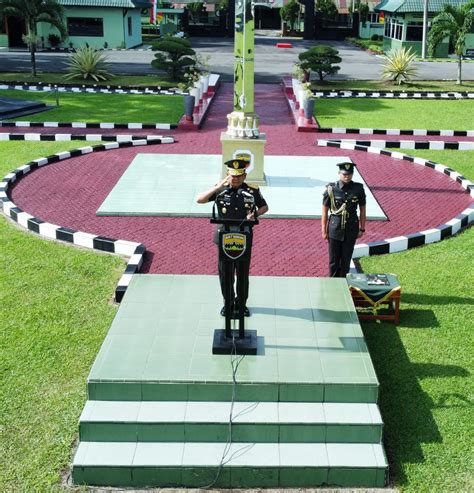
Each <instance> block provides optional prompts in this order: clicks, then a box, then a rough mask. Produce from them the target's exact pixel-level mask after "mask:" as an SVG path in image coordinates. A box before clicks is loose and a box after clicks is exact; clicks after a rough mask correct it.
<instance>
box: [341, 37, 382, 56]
mask: <svg viewBox="0 0 474 493" xmlns="http://www.w3.org/2000/svg"><path fill="white" fill-rule="evenodd" d="M346 41H347V42H348V43H350V44H353V45H355V46H358V47H359V48H362V49H363V50H369V51H371V52H373V53H383V52H384V51H383V40H372V39H362V38H346Z"/></svg>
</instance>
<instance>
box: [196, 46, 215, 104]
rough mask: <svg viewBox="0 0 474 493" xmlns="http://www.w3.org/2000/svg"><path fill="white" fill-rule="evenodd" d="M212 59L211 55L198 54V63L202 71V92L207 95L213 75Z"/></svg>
mask: <svg viewBox="0 0 474 493" xmlns="http://www.w3.org/2000/svg"><path fill="white" fill-rule="evenodd" d="M210 60H211V55H196V65H197V66H198V67H199V70H200V72H201V82H202V92H203V94H204V95H206V96H207V93H208V90H209V79H210V77H211V72H210V68H211V66H210V63H209V62H210Z"/></svg>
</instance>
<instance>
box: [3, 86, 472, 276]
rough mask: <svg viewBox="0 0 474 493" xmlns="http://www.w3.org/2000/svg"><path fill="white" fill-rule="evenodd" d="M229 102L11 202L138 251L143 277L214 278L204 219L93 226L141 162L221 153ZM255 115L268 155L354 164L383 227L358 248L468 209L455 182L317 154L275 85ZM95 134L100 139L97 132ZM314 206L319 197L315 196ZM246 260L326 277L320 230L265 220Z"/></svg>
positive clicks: (66, 170)
mask: <svg viewBox="0 0 474 493" xmlns="http://www.w3.org/2000/svg"><path fill="white" fill-rule="evenodd" d="M231 98H232V86H231V85H229V84H224V85H223V87H221V90H220V92H219V94H218V95H217V97H216V100H215V101H214V103H213V107H212V108H211V112H210V114H209V116H208V118H207V120H206V124H205V127H204V129H203V130H201V131H199V132H180V131H177V130H176V131H171V132H168V131H166V132H163V131H161V132H160V131H157V132H156V133H162V134H166V135H174V136H175V138H176V140H177V143H175V144H170V145H157V146H147V147H135V148H125V149H118V150H112V151H107V152H103V153H96V154H87V155H84V156H81V157H78V158H73V159H68V160H65V161H62V162H59V163H55V164H53V165H50V166H46V167H44V168H41V169H39V170H37V171H35V172H33V173H31V174H29V175H27V176H26V177H24V178H23V179H22V180H20V181H19V182H18V184H17V185H16V186H15V187H14V188H13V190H12V200H13V202H14V203H15V204H16V205H17V206H18V207H20V208H21V209H23V210H25V211H27V212H29V213H30V214H33V215H34V216H37V217H40V218H41V219H43V220H45V221H48V222H50V223H53V224H57V225H61V226H66V227H70V228H73V229H76V230H81V231H86V232H90V233H94V234H99V235H102V236H108V237H112V238H120V239H126V240H131V241H137V242H141V243H144V244H145V246H146V248H147V254H146V258H145V265H144V268H143V270H142V271H143V272H149V273H176V274H214V273H216V272H217V266H216V252H215V246H214V244H213V243H212V231H213V226H212V225H211V224H209V221H208V220H206V219H202V218H169V217H97V216H96V215H95V212H96V210H97V209H98V207H99V206H100V204H101V203H102V202H103V200H104V199H105V197H106V196H107V195H108V193H109V192H110V190H111V189H112V188H113V186H114V185H115V184H116V182H117V181H118V180H119V178H120V176H121V175H122V174H123V172H124V171H125V169H126V168H127V166H128V165H129V164H130V162H131V161H132V159H133V158H134V157H135V155H136V154H137V153H173V154H179V153H181V154H184V153H186V154H187V153H194V154H219V153H220V152H221V146H220V133H221V132H222V131H224V130H225V122H226V118H225V115H226V114H227V113H229V112H230V111H231V110H232V100H231ZM256 112H257V113H258V114H259V115H260V117H261V121H262V125H261V130H262V131H263V132H266V134H267V146H266V154H269V155H272V154H273V155H299V156H315V155H317V156H325V155H332V156H335V155H346V156H350V157H351V158H352V159H353V160H354V161H355V162H356V163H357V165H358V168H359V170H360V172H361V174H362V175H363V176H364V179H365V180H366V182H367V184H368V185H369V186H370V188H371V190H372V193H373V194H374V195H375V197H376V199H377V200H378V201H379V203H380V205H381V207H382V208H383V210H384V211H385V213H386V215H387V216H388V218H389V221H383V222H382V221H370V222H369V223H368V226H367V228H366V229H367V233H366V234H365V235H364V237H363V242H364V243H365V242H370V241H377V240H383V239H386V238H391V237H394V236H399V235H402V234H409V233H414V232H418V231H422V230H425V229H429V228H431V227H436V226H438V225H439V224H442V223H444V222H446V221H448V220H450V219H452V218H453V217H454V216H456V215H457V214H459V213H460V212H461V211H462V210H463V209H465V208H466V207H467V206H468V205H469V204H470V203H471V202H472V199H471V198H470V197H469V195H468V194H467V193H466V192H465V191H463V190H462V189H461V187H460V186H459V185H458V184H457V183H455V182H454V181H453V180H451V179H450V178H449V177H447V176H445V175H442V174H441V173H438V172H435V171H433V170H431V169H429V168H426V167H424V166H419V165H414V164H412V163H409V162H404V161H400V160H396V159H393V158H390V157H387V156H380V155H377V154H367V153H364V152H360V151H348V150H340V149H335V148H327V147H317V146H316V145H315V143H316V140H317V138H322V137H323V136H322V135H321V134H310V133H306V134H305V133H297V132H296V131H295V130H294V127H293V123H292V120H291V116H290V113H289V110H288V108H287V106H286V102H285V101H284V98H283V93H282V92H281V89H280V88H279V87H278V86H274V85H258V86H256ZM99 132H100V133H105V132H102V130H97V131H94V132H93V133H99ZM67 133H70V132H67ZM80 133H81V132H80ZM82 133H83V129H82ZM115 133H116V132H115ZM121 133H131V132H130V131H122V132H121ZM139 133H141V134H143V133H144V131H139ZM146 133H149V132H146ZM75 144H76V143H71V148H72V147H79V145H75ZM38 157H40V156H38ZM302 159H304V157H302ZM336 177H337V175H336V173H335V179H336ZM210 185H211V184H210ZM177 186H179V182H178V183H177ZM314 200H316V201H319V200H321V197H320V196H315V197H314ZM269 206H270V208H271V204H269ZM252 257H253V258H252V269H251V273H252V274H253V275H274V276H324V275H326V274H327V245H326V244H325V242H324V241H323V240H322V239H321V235H320V221H319V220H305V219H300V220H298V219H292V220H283V219H263V220H262V221H261V224H260V225H259V226H258V227H256V228H255V247H254V249H253V253H252Z"/></svg>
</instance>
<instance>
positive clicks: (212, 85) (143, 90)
mask: <svg viewBox="0 0 474 493" xmlns="http://www.w3.org/2000/svg"><path fill="white" fill-rule="evenodd" d="M219 80H220V75H219V74H210V76H209V89H210V90H211V91H212V90H214V91H215V89H216V88H217V86H218V85H219ZM0 90H16V91H39V92H51V91H53V90H54V91H58V92H69V93H90V94H155V95H156V94H159V95H164V96H182V95H183V94H187V93H186V92H183V91H181V90H180V89H177V88H168V89H163V88H162V87H161V86H149V87H140V88H134V87H126V86H125V87H124V86H114V85H113V84H111V85H107V86H99V85H97V84H94V85H92V86H87V85H85V84H84V85H82V86H78V85H77V84H68V83H62V84H51V83H41V82H37V83H35V84H31V83H29V82H23V83H15V82H14V83H11V82H7V81H0Z"/></svg>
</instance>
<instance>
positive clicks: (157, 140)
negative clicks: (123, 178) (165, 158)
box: [0, 133, 174, 144]
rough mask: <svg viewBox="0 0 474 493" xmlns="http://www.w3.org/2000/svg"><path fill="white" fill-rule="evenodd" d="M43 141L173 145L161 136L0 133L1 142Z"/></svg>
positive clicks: (171, 140)
mask: <svg viewBox="0 0 474 493" xmlns="http://www.w3.org/2000/svg"><path fill="white" fill-rule="evenodd" d="M9 140H13V141H15V140H16V141H36V142H38V141H43V142H51V141H56V142H63V141H64V142H69V141H72V140H84V141H89V142H92V141H97V140H102V141H105V142H129V141H137V140H141V141H147V142H148V143H149V144H173V143H174V137H164V136H163V135H102V134H28V133H24V134H23V133H17V134H9V133H0V142H1V141H9Z"/></svg>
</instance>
